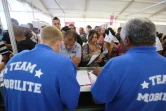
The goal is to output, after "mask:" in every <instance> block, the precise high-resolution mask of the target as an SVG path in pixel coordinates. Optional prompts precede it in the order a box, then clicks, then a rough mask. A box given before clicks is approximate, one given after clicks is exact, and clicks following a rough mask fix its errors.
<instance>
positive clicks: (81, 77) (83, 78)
mask: <svg viewBox="0 0 166 111" xmlns="http://www.w3.org/2000/svg"><path fill="white" fill-rule="evenodd" d="M76 78H77V81H78V83H79V85H80V86H82V85H91V82H90V79H89V75H88V71H87V70H80V71H79V70H78V71H77V76H76Z"/></svg>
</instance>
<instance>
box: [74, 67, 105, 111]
mask: <svg viewBox="0 0 166 111" xmlns="http://www.w3.org/2000/svg"><path fill="white" fill-rule="evenodd" d="M92 69H93V68H92V67H79V68H78V69H77V70H87V71H88V72H90V71H92ZM90 88H91V85H88V86H81V87H80V97H79V103H78V107H77V109H76V110H74V111H104V105H103V104H102V105H99V104H95V103H94V101H93V99H92V95H91V92H90Z"/></svg>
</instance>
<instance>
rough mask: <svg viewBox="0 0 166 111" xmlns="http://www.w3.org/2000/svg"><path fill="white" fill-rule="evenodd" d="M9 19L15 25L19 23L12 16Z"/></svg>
mask: <svg viewBox="0 0 166 111" xmlns="http://www.w3.org/2000/svg"><path fill="white" fill-rule="evenodd" d="M11 21H12V22H14V23H15V24H16V25H19V23H18V21H17V20H16V19H14V18H11Z"/></svg>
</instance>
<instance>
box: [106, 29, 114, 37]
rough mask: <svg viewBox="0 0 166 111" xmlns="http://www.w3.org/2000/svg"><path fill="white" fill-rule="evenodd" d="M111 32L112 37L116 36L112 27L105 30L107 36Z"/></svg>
mask: <svg viewBox="0 0 166 111" xmlns="http://www.w3.org/2000/svg"><path fill="white" fill-rule="evenodd" d="M109 31H110V32H111V33H112V35H113V36H115V32H114V30H113V29H112V28H111V27H110V28H108V29H107V30H105V34H107V35H108V34H109Z"/></svg>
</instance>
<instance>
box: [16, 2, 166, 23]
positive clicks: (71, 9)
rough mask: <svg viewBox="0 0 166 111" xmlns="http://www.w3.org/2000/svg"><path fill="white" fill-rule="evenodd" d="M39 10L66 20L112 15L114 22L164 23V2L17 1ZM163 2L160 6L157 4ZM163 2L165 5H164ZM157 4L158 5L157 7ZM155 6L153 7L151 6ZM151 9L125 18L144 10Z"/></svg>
mask: <svg viewBox="0 0 166 111" xmlns="http://www.w3.org/2000/svg"><path fill="white" fill-rule="evenodd" d="M19 1H26V2H28V3H29V4H31V5H33V6H35V7H36V8H38V9H40V10H41V11H43V12H44V13H47V14H48V15H50V16H52V17H53V16H57V17H64V16H65V17H66V18H101V19H109V17H110V15H112V14H114V15H115V18H116V20H124V19H125V20H126V19H130V18H133V17H147V18H150V19H152V20H153V21H158V22H166V0H19ZM161 2H163V3H162V4H159V3H161ZM164 2H165V3H164ZM158 4H159V5H158ZM153 5H155V6H153ZM150 6H152V7H151V8H149V9H147V10H144V11H141V12H138V13H136V14H133V15H130V16H127V15H129V14H132V13H134V12H137V11H140V10H142V9H144V8H148V7H150Z"/></svg>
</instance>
